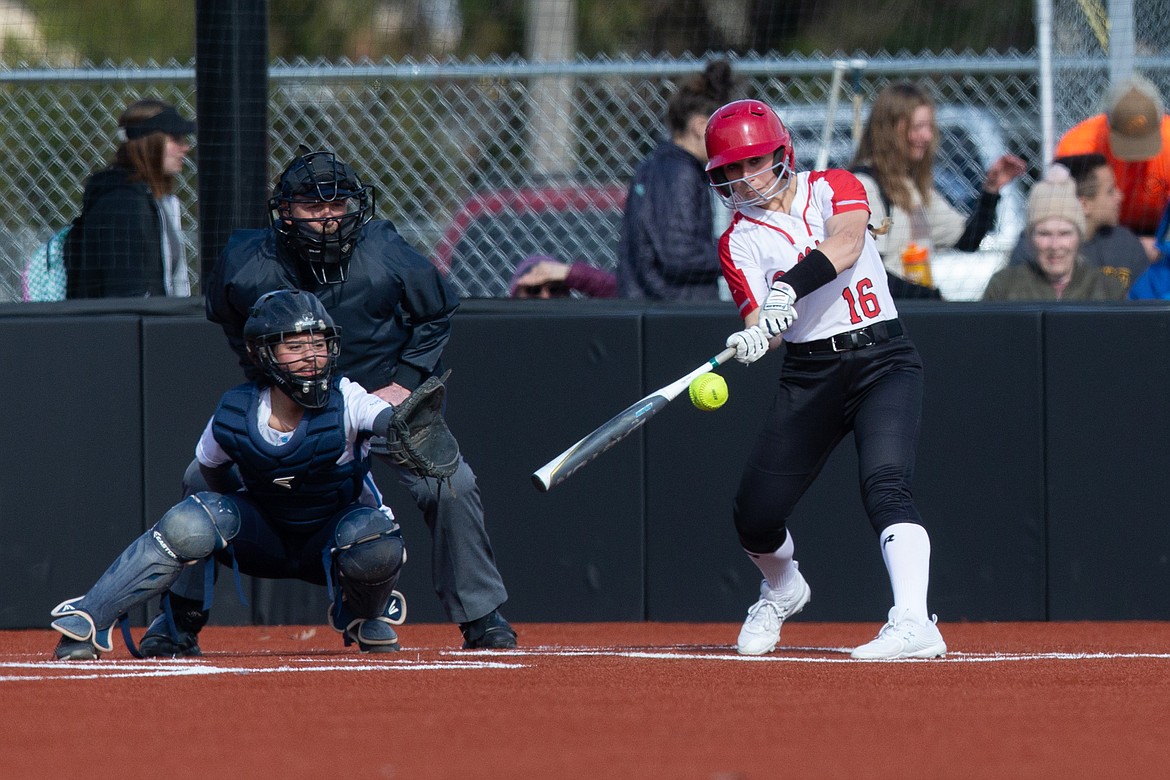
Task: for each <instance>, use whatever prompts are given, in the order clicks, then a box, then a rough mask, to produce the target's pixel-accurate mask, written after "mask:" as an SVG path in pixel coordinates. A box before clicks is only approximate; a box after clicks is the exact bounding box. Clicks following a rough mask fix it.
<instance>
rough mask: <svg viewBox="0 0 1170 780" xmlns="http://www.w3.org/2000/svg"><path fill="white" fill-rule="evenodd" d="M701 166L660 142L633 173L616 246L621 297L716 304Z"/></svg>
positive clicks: (714, 252)
mask: <svg viewBox="0 0 1170 780" xmlns="http://www.w3.org/2000/svg"><path fill="white" fill-rule="evenodd" d="M712 218H713V215H712V211H711V188H710V186H709V185H708V179H707V174H706V172H705V171H704V169H703V163H702V162H700V161H699V160H698V158H696V157H695V156H694V155H692V154H691V153H690V152H688V151H687V150H686V149H683V148H682V147H681V146H678V145H677V144H675V143H672V142H671V141H663V142H662V143H660V144H659V145H658V146H657V147H656V148H655V149H654V151H653V152H651V153H650V155H649V156H648V157H646V159H644V160H643V161H642V162H641V163H640V164H639V165H638V168H637V170H636V171H635V172H634V179H633V181H631V182H630V189H629V192H628V194H627V195H626V208H625V213H624V214H623V216H622V230H621V238H620V239H619V242H618V288H619V291H620V294H621V295H622V296H623V297H625V298H649V299H654V300H667V301H699V300H716V299H718V297H719V287H718V285H717V280H718V279H719V276H720V275H721V274H722V269H721V268H720V265H719V248H718V246H717V245H716V243H715V240H714V237H713V236H712V235H711V231H712V225H713V222H712Z"/></svg>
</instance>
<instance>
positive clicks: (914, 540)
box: [878, 523, 930, 622]
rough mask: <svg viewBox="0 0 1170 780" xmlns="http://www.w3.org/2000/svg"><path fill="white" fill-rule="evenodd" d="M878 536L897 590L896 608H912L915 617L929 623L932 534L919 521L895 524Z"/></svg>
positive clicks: (888, 570) (892, 581)
mask: <svg viewBox="0 0 1170 780" xmlns="http://www.w3.org/2000/svg"><path fill="white" fill-rule="evenodd" d="M878 538H879V539H880V541H881V546H882V560H884V561H885V562H886V571H887V572H889V575H890V585H891V586H892V587H893V590H894V609H896V610H897V611H899V612H901V611H902V610H904V609H905V610H909V611H910V615H911V617H913V618H915V619H916V620H919V621H922V622H925V621H926V620H928V619H929V618H930V613H928V612H927V611H926V588H927V584H928V582H929V580H930V536H929V535H928V534H927V533H926V529H925V528H923V527H922V526H920V525H918V524H917V523H895V524H894V525H891V526H890V527H889V528H887V529H886V530H884V531H882V532H881V534H880V536H879V537H878Z"/></svg>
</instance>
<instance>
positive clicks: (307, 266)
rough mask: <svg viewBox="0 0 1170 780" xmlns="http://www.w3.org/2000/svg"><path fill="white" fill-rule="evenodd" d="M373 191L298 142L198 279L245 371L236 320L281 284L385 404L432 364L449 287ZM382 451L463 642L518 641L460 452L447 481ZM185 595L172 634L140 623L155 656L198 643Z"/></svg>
mask: <svg viewBox="0 0 1170 780" xmlns="http://www.w3.org/2000/svg"><path fill="white" fill-rule="evenodd" d="M374 200H375V193H374V189H373V188H372V187H368V186H365V185H363V184H362V182H361V181H360V180H359V179H358V177H357V176H356V175H355V174H354V172H353V171H352V169H351V168H350V167H349V166H348V165H346V164H345V163H344V162H342V161H340V160H338V159H337V157H336V156H335V155H334V154H333V153H332V152H328V151H309V150H308V149H307V148H305V147H301V149H300V151H299V153H298V156H297V157H296V158H295V159H294V160H293V161H292V162H291V163H290V164H289V166H288V167H287V168H286V169H285V170H284V172H283V173H282V174H281V175H280V178H279V180H278V181H277V184H276V187H275V191H274V192H273V195H272V198H271V200H270V201H269V204H268V206H269V210H270V213H271V219H272V224H271V227H269V228H265V229H260V230H237V231H235V232H234V233H233V234H232V236H231V238H230V239H229V241H228V245H227V248H226V249H225V250H224V252H223V255H222V256H221V258H220V261H219V263H217V265H216V267H215V268H214V269H213V271H212V273H211V274H210V275H209V277H208V279H207V280H206V283H205V287H204V292H205V295H206V301H207V317H208V319H210V320H211V321H212V322H217V323H219V324H220V325H221V326H222V327H223V330H224V333H225V334H226V335H227V338H228V343H229V344H230V345H231V347H232V349H233V350H235V352H236V354H237V355H238V356H239V358H240V365H241V366H242V367H243V368H244V371H245V373H247V374H249V377H250V378H251V376H250V375H251V373H252V372H253V371H254V364H253V363H252V362H251V360H250V359H249V358H248V355H247V349H246V347H245V344H244V338H243V327H244V322H245V320H246V319H247V316H248V311H249V309H250V308H251V307H252V304H253V303H254V302H255V301H256V299H257V298H259V297H260V296H261V295H263V294H264V293H266V292H268V291H270V290H277V289H282V288H291V289H300V290H307V291H309V292H312V293H313V294H314V295H316V296H317V297H318V298H319V299H320V300H321V302H322V303H323V304H324V305H325V308H326V309H327V310H328V311H329V313H330V315H331V316H332V317H333V320H334V322H335V323H336V324H337V325H338V326H339V327H340V328H341V331H342V333H344V334H345V337H344V341H343V346H342V353H341V357H340V360H339V361H338V371H339V373H340V374H341V375H343V376H346V377H349V378H350V379H351V380H353V381H355V382H357V383H358V384H360V385H362V386H363V387H365V388H366V389H367V390H368V391H369V392H371V393H373V394H374V395H377V396H379V397H381V398H383V399H384V400H386V401H388V402H389V403H391V404H393V405H398V404H400V403H402V401H404V400H405V399H406V398H407V397H408V396H409V395H410V392H411V391H412V390H413V389H415V388H416V387H418V385H419V384H421V383H422V382H423V381H424V380H425V379H427V378H428V377H430V376H434V375H436V374H439V373H440V372H441V370H442V367H441V359H442V353H443V348H444V346H446V344H447V340H448V338H449V337H450V335H451V316H452V314H454V312H455V309H456V308H457V307H458V305H459V299H458V296H457V295H456V293H455V291H454V290H452V289H451V287H450V285H449V284H448V283H447V281H446V279H445V278H444V277H443V276H442V275H441V274H440V273H439V272H438V270H437V269H436V268H435V267H434V266H433V265H432V264H431V263H430V262H429V261H428V260H427V258H425V257H423V256H422V255H421V254H419V253H418V252H417V251H416V250H415V249H414V248H413V247H411V246H410V245H409V244H407V242H406V241H405V240H404V239H403V238H402V236H400V235H399V234H398V232H397V230H395V228H394V225H393V224H392V223H391V222H390V221H388V220H384V219H378V220H375V219H373V216H374ZM386 462H387V463H388V464H389V465H390V466H391V468H393V469H394V470H395V471H396V473H397V474H398V478H399V480H400V481H401V482H402V484H403V485H404V486H405V487H406V488H407V489H408V490H409V491H410V493H411V495H412V496H413V497H414V500H415V502H416V503H417V504H418V507H419V509H420V510H422V513H423V517H424V519H425V521H426V523H427V526H428V528H430V531H431V536H432V539H433V542H434V544H433V550H434V555H433V560H432V569H431V570H432V574H433V577H434V587H435V592H436V593H437V594H438V596H439V599H440V601H441V602H442V604H443V607H444V609H445V610H446V613H447V616H448V617H449V618H450V620H451V621H452V622H455V623H458V624H459V628H460V630H461V631H462V633H463V640H464V641H463V647H464V648H469V649H470V648H508V647H515V645H516V632H515V631H514V630H513V629H512V627H511V626H510V625H509V624H508V622H507V621H506V620H505V619H504V618H503V617H502V616H501V615H500V613H499V607H500V605H501V604H503V603H504V602H505V601H506V600H507V598H508V594H507V591H506V590H505V588H504V583H503V580H502V579H501V578H500V574H499V571H498V570H497V568H496V562H495V558H494V555H493V554H492V548H491V542H490V540H489V539H488V534H487V530H486V529H485V527H484V520H483V506H482V503H481V501H480V493H479V487H478V485H477V484H476V478H475V474H474V473H473V472H472V470H471V467H470V466H468V465H467V463H466V462H465V461H463V459H462V457H460V458H459V462H458V468H457V470H456V471H455V473H454V475H453V476H452V477H451V478H450V481H449V483H448V482H446V481H438V480H429V479H424V478H421V477H418V476H416V475H414V474H413V473H411V472H410V471H408V470H406V469H405V468H403V467H401V466H397V465H395V464H393V463H392V462H391V461H390V460H388V459H387V460H386ZM180 585H181V583H180ZM184 595H193V594H183V593H182V592H181V587H179V586H176V587H175V588H172V593H171V595H170V599H171V606H173V607H175V609H174V617H175V620H176V624H180V623H183V622H186V623H187V625H186V626H184V625H177V626H176V627H177V628H178V629H179V637H178V642H177V643H170V642H168V641H167V640H168V639H169V637H168V636H166V635H167V634H169V633H170V632H168V631H167V630H166V628H165V626H166V623H165V620H164V616H161V615H160V617H159V619H157V620H156V621H155V623H154V625H152V630H150V631H148V637H150V636H151V635H153V636H154V639H155V641H154V642H153V643H152V642H148V641H147V640H146V639H144V640H143V649H144V650H146V649H150V650H151V654H153V655H186V654H195V653H198V652H199V651H198V644H197V643H196V642H195V641H194V640H195V637H194V634H195V633H197V631H198V628H199V627H201V626H202V624H203V623H204V622H206V614H205V613H202V614H201V613H200V610H199V607H201V606H202V604H197V603H196V602H195V601H194V600H192V599H184V598H182V596H184ZM192 628H194V629H195V630H194V631H191V629H192ZM184 633H187V634H188V636H184ZM168 645H169V646H168ZM187 645H192V646H193V648H194V651H193V652H190V651H189V648H187V647H186V646H187Z"/></svg>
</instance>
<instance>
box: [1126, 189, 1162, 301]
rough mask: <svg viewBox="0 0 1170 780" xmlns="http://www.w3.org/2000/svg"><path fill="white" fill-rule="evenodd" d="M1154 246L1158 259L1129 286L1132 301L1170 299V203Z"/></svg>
mask: <svg viewBox="0 0 1170 780" xmlns="http://www.w3.org/2000/svg"><path fill="white" fill-rule="evenodd" d="M1154 247H1155V248H1156V249H1157V250H1158V260H1157V261H1155V262H1154V264H1153V265H1151V266H1150V267H1149V268H1147V269H1146V271H1145V273H1143V274H1142V275H1141V276H1139V277H1138V278H1137V281H1135V282H1134V283H1133V287H1130V288H1129V299H1130V300H1131V301H1141V300H1150V299H1153V300H1163V301H1165V300H1170V203H1167V204H1166V210H1165V211H1164V212H1163V213H1162V222H1161V223H1160V224H1159V225H1158V233H1157V236H1156V240H1155V242H1154Z"/></svg>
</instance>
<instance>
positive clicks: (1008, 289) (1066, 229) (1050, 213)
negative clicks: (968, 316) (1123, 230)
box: [983, 165, 1125, 301]
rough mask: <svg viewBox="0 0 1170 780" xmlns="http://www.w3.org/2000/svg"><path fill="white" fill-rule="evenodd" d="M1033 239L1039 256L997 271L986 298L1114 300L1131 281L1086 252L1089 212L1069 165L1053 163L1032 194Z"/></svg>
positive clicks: (1029, 231)
mask: <svg viewBox="0 0 1170 780" xmlns="http://www.w3.org/2000/svg"><path fill="white" fill-rule="evenodd" d="M1026 233H1027V236H1028V240H1029V241H1031V242H1032V243H1033V244H1034V246H1035V254H1036V259H1035V260H1033V261H1031V262H1028V263H1025V264H1023V265H1012V266H1008V267H1007V268H1004V269H1002V270H1000V271H997V272H996V273H995V275H994V276H992V277H991V280H990V281H989V282H988V283H987V289H986V290H985V291H984V293H983V300H985V301H1057V300H1064V301H1112V300H1121V299H1122V298H1124V297H1125V285H1123V284H1122V283H1121V281H1120V280H1118V279H1116V278H1113V277H1110V276H1106V275H1105V274H1104V273H1103V272H1102V271H1101V269H1100V268H1097V267H1095V266H1090V265H1088V264H1086V263H1085V262H1084V260H1083V259H1082V257H1081V242H1082V241H1084V238H1085V212H1084V209H1083V208H1082V207H1081V202H1080V201H1079V200H1077V193H1076V185H1075V184H1074V183H1073V180H1072V175H1071V174H1070V173H1069V170H1068V168H1065V167H1064V166H1063V165H1053V166H1052V167H1051V168H1050V169H1049V170H1048V173H1047V174H1046V175H1045V177H1044V180H1043V181H1040V182H1038V183H1037V184H1036V185H1035V186H1034V187H1032V192H1031V193H1030V194H1029V195H1028V227H1027V230H1026Z"/></svg>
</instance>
